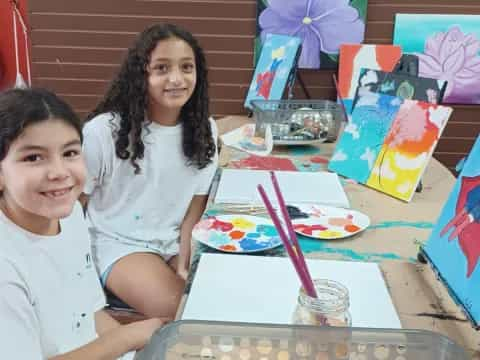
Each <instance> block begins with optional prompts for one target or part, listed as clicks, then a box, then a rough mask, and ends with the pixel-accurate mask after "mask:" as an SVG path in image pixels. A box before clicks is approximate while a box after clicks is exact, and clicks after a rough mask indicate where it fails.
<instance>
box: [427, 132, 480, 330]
mask: <svg viewBox="0 0 480 360" xmlns="http://www.w3.org/2000/svg"><path fill="white" fill-rule="evenodd" d="M478 234H480V136H479V137H478V138H477V141H476V142H475V144H474V145H473V148H472V150H471V152H470V155H469V156H468V158H467V160H466V162H465V165H464V167H463V170H462V172H461V173H460V176H459V177H458V179H457V182H456V183H455V186H454V187H453V190H452V192H451V194H450V197H449V198H448V200H447V202H446V204H445V206H444V208H443V210H442V213H441V215H440V217H439V219H438V221H437V224H436V225H435V227H434V229H433V231H432V233H431V235H430V238H429V240H428V241H427V243H426V244H425V246H424V248H423V252H424V253H425V255H426V256H427V258H428V259H429V260H430V262H431V263H432V264H433V265H434V267H435V268H436V269H437V271H438V273H439V274H440V277H441V278H442V279H443V280H444V281H445V282H446V284H447V285H448V287H449V288H450V290H451V291H452V292H453V294H454V295H455V297H456V298H457V299H458V301H459V302H460V304H462V305H463V307H464V308H465V310H466V312H467V313H468V314H469V316H470V318H471V319H472V320H473V322H474V324H475V325H476V326H477V327H478V326H480V291H479V287H480V266H479V264H478V258H479V257H480V241H479V235H478Z"/></svg>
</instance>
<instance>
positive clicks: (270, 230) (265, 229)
mask: <svg viewBox="0 0 480 360" xmlns="http://www.w3.org/2000/svg"><path fill="white" fill-rule="evenodd" d="M257 232H259V233H261V234H264V235H265V236H276V235H278V232H277V229H275V226H273V225H257Z"/></svg>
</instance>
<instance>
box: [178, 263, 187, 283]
mask: <svg viewBox="0 0 480 360" xmlns="http://www.w3.org/2000/svg"><path fill="white" fill-rule="evenodd" d="M177 275H178V276H180V277H181V278H182V279H183V280H184V281H187V278H188V270H187V269H185V268H184V267H183V266H179V267H178V269H177Z"/></svg>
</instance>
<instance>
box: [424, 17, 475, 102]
mask: <svg viewBox="0 0 480 360" xmlns="http://www.w3.org/2000/svg"><path fill="white" fill-rule="evenodd" d="M479 50H480V41H479V39H478V38H477V37H476V36H475V35H474V34H465V33H463V32H462V30H461V29H460V27H459V26H457V25H455V26H452V27H450V29H448V30H447V31H446V32H437V33H435V34H433V35H432V36H430V37H429V38H428V39H427V40H426V42H425V49H424V52H423V54H422V53H417V54H416V55H417V56H418V58H419V75H420V76H425V77H431V78H435V79H441V80H446V81H447V82H448V83H447V88H446V91H445V95H444V100H443V101H444V102H445V103H468V104H472V103H475V104H478V103H480V56H479Z"/></svg>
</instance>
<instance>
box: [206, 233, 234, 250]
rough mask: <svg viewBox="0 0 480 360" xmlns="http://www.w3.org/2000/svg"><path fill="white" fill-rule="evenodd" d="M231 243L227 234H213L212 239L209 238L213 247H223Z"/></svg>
mask: <svg viewBox="0 0 480 360" xmlns="http://www.w3.org/2000/svg"><path fill="white" fill-rule="evenodd" d="M229 242H230V237H229V236H228V235H227V234H223V233H219V232H216V231H214V232H211V234H210V237H209V238H208V243H209V244H211V245H213V246H217V247H218V246H222V245H226V244H228V243H229Z"/></svg>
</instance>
